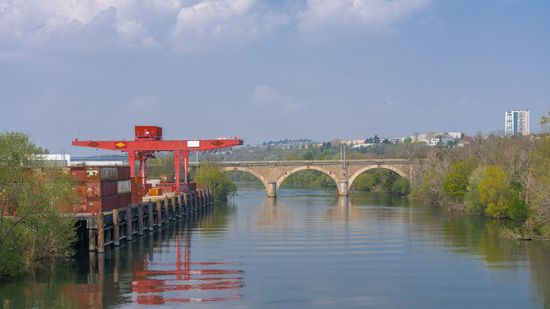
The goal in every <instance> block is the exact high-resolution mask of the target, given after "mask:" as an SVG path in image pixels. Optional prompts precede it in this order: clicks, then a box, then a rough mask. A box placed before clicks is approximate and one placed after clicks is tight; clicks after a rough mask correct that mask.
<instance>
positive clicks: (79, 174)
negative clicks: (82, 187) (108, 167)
mask: <svg viewBox="0 0 550 309" xmlns="http://www.w3.org/2000/svg"><path fill="white" fill-rule="evenodd" d="M71 175H73V177H74V179H75V180H76V181H78V182H84V181H86V180H87V175H86V169H85V168H84V167H80V166H77V167H71Z"/></svg>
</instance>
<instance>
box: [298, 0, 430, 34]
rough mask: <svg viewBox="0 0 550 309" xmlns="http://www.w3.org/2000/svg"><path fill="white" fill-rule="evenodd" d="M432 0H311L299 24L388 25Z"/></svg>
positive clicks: (310, 28)
mask: <svg viewBox="0 0 550 309" xmlns="http://www.w3.org/2000/svg"><path fill="white" fill-rule="evenodd" d="M430 3H431V0H307V8H306V9H305V10H302V11H301V12H299V13H298V19H299V22H298V27H299V28H300V29H301V30H303V31H318V30H323V29H325V28H327V27H332V26H342V25H363V26H370V27H375V28H378V27H385V26H388V25H390V24H392V23H393V22H396V21H397V20H399V19H401V18H404V17H407V16H409V15H410V14H412V13H414V12H416V11H419V10H421V9H423V8H425V7H426V6H428V5H429V4H430Z"/></svg>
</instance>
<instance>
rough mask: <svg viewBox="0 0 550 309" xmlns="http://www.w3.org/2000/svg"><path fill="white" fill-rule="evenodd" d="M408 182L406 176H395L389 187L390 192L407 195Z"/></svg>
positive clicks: (408, 189)
mask: <svg viewBox="0 0 550 309" xmlns="http://www.w3.org/2000/svg"><path fill="white" fill-rule="evenodd" d="M410 188H411V185H410V182H409V180H408V179H407V178H404V177H399V178H397V179H396V180H395V181H394V182H393V184H392V187H391V192H392V193H394V194H397V195H407V194H409V192H410Z"/></svg>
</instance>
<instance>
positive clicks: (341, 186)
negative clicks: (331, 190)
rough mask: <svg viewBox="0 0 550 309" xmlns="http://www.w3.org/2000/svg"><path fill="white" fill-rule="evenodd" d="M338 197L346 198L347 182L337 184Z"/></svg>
mask: <svg viewBox="0 0 550 309" xmlns="http://www.w3.org/2000/svg"><path fill="white" fill-rule="evenodd" d="M338 195H339V196H348V182H347V181H344V182H339V183H338Z"/></svg>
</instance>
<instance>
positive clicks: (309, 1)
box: [0, 0, 431, 48]
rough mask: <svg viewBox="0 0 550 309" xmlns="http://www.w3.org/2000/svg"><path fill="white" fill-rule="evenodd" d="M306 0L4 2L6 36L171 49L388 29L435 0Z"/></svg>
mask: <svg viewBox="0 0 550 309" xmlns="http://www.w3.org/2000/svg"><path fill="white" fill-rule="evenodd" d="M304 1H305V2H303V3H302V4H296V3H292V4H290V2H287V3H285V5H275V4H273V3H271V2H269V1H265V0H140V1H132V0H0V39H1V38H4V39H11V40H12V41H15V42H20V41H23V42H31V43H35V42H41V43H44V44H48V42H49V41H50V40H51V38H52V37H56V38H60V39H65V40H68V41H69V42H70V41H71V40H74V39H75V37H76V38H78V34H77V35H76V36H67V33H72V34H74V33H75V32H76V33H78V32H83V31H87V33H91V35H92V36H93V35H95V36H96V37H99V38H101V37H102V36H105V35H106V33H105V31H110V32H111V33H109V35H112V36H113V37H114V38H116V39H117V40H119V41H121V42H122V43H124V44H126V45H127V46H131V47H135V46H137V47H139V46H148V47H152V46H154V47H158V46H160V45H163V46H165V47H168V48H170V47H173V46H181V45H184V46H185V45H189V44H194V43H195V42H202V41H201V40H211V41H216V40H220V41H223V42H228V41H239V40H246V39H250V38H252V39H253V38H257V37H261V36H263V35H265V34H268V33H271V32H273V31H277V30H279V29H282V28H284V27H290V28H291V29H292V28H296V29H298V30H299V32H300V31H305V32H311V31H318V30H321V31H323V29H326V28H332V27H333V26H340V25H348V24H349V25H353V26H356V25H366V26H374V27H384V26H387V25H390V24H392V23H393V22H395V21H397V20H399V19H401V18H404V17H406V16H408V15H410V14H412V13H414V12H416V11H418V10H421V9H423V8H425V7H426V6H428V5H429V4H430V1H431V0H304ZM105 15H108V16H109V18H105V17H104V16H105ZM98 29H101V31H100V30H98ZM228 37H229V39H227V38H228ZM52 45H55V44H52Z"/></svg>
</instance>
